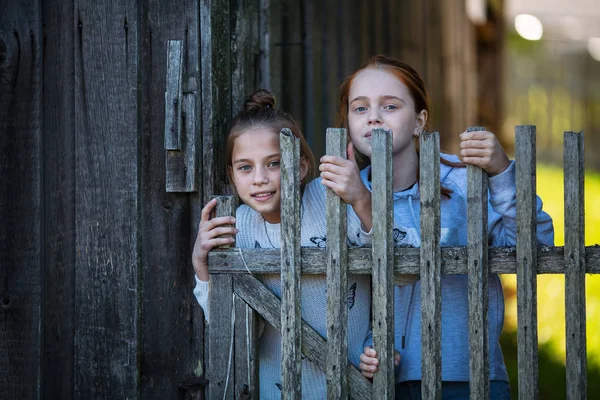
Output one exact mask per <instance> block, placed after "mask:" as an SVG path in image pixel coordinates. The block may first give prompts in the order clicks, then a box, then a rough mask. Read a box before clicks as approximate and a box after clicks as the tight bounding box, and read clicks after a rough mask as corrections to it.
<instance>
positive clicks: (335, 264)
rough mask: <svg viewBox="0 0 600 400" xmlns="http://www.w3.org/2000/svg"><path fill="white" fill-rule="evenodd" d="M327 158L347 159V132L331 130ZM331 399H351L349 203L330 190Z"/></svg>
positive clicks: (328, 313) (329, 303)
mask: <svg viewBox="0 0 600 400" xmlns="http://www.w3.org/2000/svg"><path fill="white" fill-rule="evenodd" d="M326 139H327V146H326V147H327V154H329V155H333V156H338V157H343V158H346V151H347V148H346V147H347V145H348V137H347V132H346V130H345V129H333V128H329V129H327V138H326ZM327 216H328V218H327V341H328V342H329V345H328V346H327V398H328V399H347V398H348V383H347V382H348V380H347V375H346V368H345V366H346V365H347V364H348V323H347V322H348V298H347V296H348V295H347V293H348V246H347V245H346V237H347V234H346V226H347V221H346V219H347V218H346V203H344V202H343V201H342V199H340V198H339V197H338V196H337V195H336V194H335V192H333V191H332V190H330V189H328V190H327Z"/></svg>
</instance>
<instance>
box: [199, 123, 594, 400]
mask: <svg viewBox="0 0 600 400" xmlns="http://www.w3.org/2000/svg"><path fill="white" fill-rule="evenodd" d="M477 129H478V128H473V130H477ZM516 139H517V140H516V142H517V155H516V160H517V161H516V180H517V194H516V196H517V224H518V226H517V247H516V248H490V249H488V241H487V211H488V186H487V175H486V174H485V173H484V172H483V170H481V169H479V168H476V167H468V168H467V179H468V185H467V209H468V217H467V219H468V221H467V233H468V246H466V247H465V246H462V247H445V248H441V247H440V218H441V215H440V202H441V196H440V193H441V192H440V149H439V135H438V134H437V133H435V132H434V133H428V132H424V133H423V134H422V135H421V138H420V180H419V190H420V201H421V214H420V220H421V240H422V243H421V247H420V248H394V247H393V237H392V232H393V231H392V228H393V203H392V187H393V186H392V185H393V180H392V164H391V135H390V134H389V133H388V132H386V131H383V130H374V131H373V139H372V146H373V154H377V157H373V160H372V161H373V169H372V174H373V175H372V179H373V188H374V190H373V247H372V248H370V249H369V248H350V249H348V248H347V246H346V237H347V233H346V207H347V206H346V205H345V204H344V203H343V202H342V201H341V200H340V199H339V198H337V197H336V196H335V195H333V193H332V192H328V199H327V222H328V231H327V249H320V248H300V246H299V239H300V222H301V207H300V194H299V187H300V186H299V185H300V183H299V148H298V145H297V143H296V140H295V138H294V137H293V135H292V134H291V132H289V131H283V132H282V134H281V136H280V140H281V150H282V207H281V208H282V221H281V229H282V247H281V249H243V251H242V250H239V249H226V250H218V251H215V252H211V253H210V254H209V264H210V269H209V270H210V273H211V290H212V293H211V300H210V301H211V305H214V306H211V325H210V331H211V334H210V336H209V338H210V339H209V343H210V354H211V356H210V358H209V372H210V374H209V379H210V384H209V387H210V388H211V389H210V395H211V398H219V399H220V398H232V397H233V396H236V397H242V398H243V395H244V394H250V395H251V396H252V398H258V396H259V395H258V393H259V392H258V387H259V384H260V383H259V382H258V361H257V356H258V349H257V333H258V332H257V328H256V326H257V316H256V314H254V312H256V313H257V314H260V315H261V316H262V317H263V318H264V319H265V320H266V322H267V323H270V324H271V325H273V327H275V329H277V330H278V331H280V332H281V333H282V383H283V391H282V394H283V397H284V398H301V397H302V392H301V386H302V384H301V382H302V381H301V358H300V357H301V354H304V355H305V356H306V357H307V358H308V359H309V360H311V361H312V362H314V363H315V365H318V366H320V367H322V368H323V370H324V371H325V373H326V374H327V393H328V394H327V397H328V399H345V398H347V397H350V398H353V399H358V398H375V399H380V398H393V396H394V366H393V358H394V356H393V349H394V334H393V326H394V324H393V284H394V276H395V277H396V279H398V278H399V275H420V279H421V282H420V284H421V307H422V309H421V335H422V368H423V371H422V376H423V382H422V388H421V389H422V395H423V398H426V399H440V398H441V393H442V392H441V362H442V360H441V339H440V338H441V307H442V304H441V276H442V274H468V276H469V292H468V301H469V349H470V350H469V351H470V364H469V366H470V397H471V398H476V399H488V398H489V395H490V393H489V388H490V383H489V343H488V341H489V338H488V317H487V311H488V310H487V309H488V276H489V274H498V273H508V274H516V275H517V300H518V330H519V332H518V337H519V342H518V352H519V355H518V356H519V362H518V363H519V398H521V399H535V398H537V396H538V390H537V381H538V369H537V350H538V344H537V297H536V296H537V295H536V284H537V275H538V274H546V273H553V274H556V273H559V274H562V273H564V274H565V277H566V280H565V285H566V297H565V302H566V310H567V322H566V330H567V397H568V398H569V399H579V398H585V396H586V395H585V394H586V391H587V381H586V372H587V367H586V347H585V338H586V335H585V273H586V272H587V273H600V248H598V247H585V246H584V222H583V221H584V192H583V179H584V178H583V173H584V169H583V159H584V155H583V153H584V149H583V134H582V133H574V132H565V232H566V235H565V247H564V248H561V247H542V246H538V245H537V239H536V196H535V127H533V126H519V127H517V128H516ZM327 143H328V144H327V147H328V150H327V151H328V154H334V155H338V156H342V157H343V156H345V155H346V154H345V152H346V144H347V138H346V132H345V131H344V130H338V129H335V130H334V129H331V130H329V131H328V142H327ZM228 204H229V206H228V207H229V210H228V211H227V213H229V214H230V215H232V214H233V202H232V200H231V202H230V203H228ZM222 207H223V206H221V208H220V209H219V212H222ZM242 252H243V254H242ZM249 273H250V274H256V275H259V274H268V273H281V276H282V298H281V299H279V298H278V297H277V296H276V295H275V294H274V293H273V292H272V291H270V290H269V289H268V288H267V287H266V286H265V285H264V284H262V283H261V282H259V281H258V280H257V279H256V278H255V277H254V276H251V275H250V274H249ZM301 273H302V274H325V273H326V274H327V282H328V289H327V290H328V291H327V293H328V307H327V326H328V330H327V336H328V338H329V340H326V339H324V338H323V337H321V336H320V335H319V334H318V333H317V332H316V331H315V330H314V329H313V328H312V327H311V326H310V325H308V324H307V323H305V322H303V321H302V319H301V313H300V311H301V310H300V294H301V292H300V289H301V288H300V278H301ZM348 273H352V274H372V276H373V293H372V298H373V341H374V347H375V348H376V349H377V350H378V353H379V354H380V366H379V370H380V372H379V373H378V374H376V375H375V379H374V380H373V383H372V384H371V383H370V382H368V381H367V380H366V379H365V378H363V377H362V376H361V374H360V372H359V371H358V369H357V368H356V367H355V366H353V365H351V364H349V363H348V360H347V305H346V298H345V296H346V289H347V288H346V286H347V274H348ZM250 307H251V308H250ZM234 308H235V311H234V310H233V309H234ZM253 310H255V311H253ZM240 314H241V315H240ZM234 319H235V323H234ZM232 329H233V330H235V332H232ZM238 331H241V332H238ZM234 337H235V348H236V349H237V350H238V351H239V350H240V349H241V351H240V352H239V354H237V355H236V357H235V359H232V356H231V352H232V346H233V343H234ZM236 353H237V351H236ZM224 354H226V355H228V356H227V357H224V356H223V355H224ZM238 369H239V370H240V371H238ZM233 370H235V373H234V372H233ZM234 379H235V383H234V382H233V380H234ZM233 387H235V388H236V389H235V392H236V393H234V390H233ZM213 396H216V397H213Z"/></svg>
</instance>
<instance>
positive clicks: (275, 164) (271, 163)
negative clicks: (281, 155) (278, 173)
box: [268, 161, 279, 167]
mask: <svg viewBox="0 0 600 400" xmlns="http://www.w3.org/2000/svg"><path fill="white" fill-rule="evenodd" d="M268 166H269V167H279V161H271V162H270V163H269V165H268Z"/></svg>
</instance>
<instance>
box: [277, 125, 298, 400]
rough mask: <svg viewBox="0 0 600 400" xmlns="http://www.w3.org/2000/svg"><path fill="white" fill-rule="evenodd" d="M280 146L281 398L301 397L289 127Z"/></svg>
mask: <svg viewBox="0 0 600 400" xmlns="http://www.w3.org/2000/svg"><path fill="white" fill-rule="evenodd" d="M279 140H280V146H281V299H282V302H281V336H282V349H281V358H282V360H281V374H282V377H281V384H282V386H283V389H282V395H283V396H282V398H283V399H284V400H285V399H301V398H302V351H301V343H302V333H301V329H302V314H301V309H300V303H301V287H300V282H301V274H302V262H301V259H300V140H299V139H298V138H297V137H296V136H294V134H293V133H292V131H290V130H289V129H285V128H284V129H282V130H281V134H280V135H279Z"/></svg>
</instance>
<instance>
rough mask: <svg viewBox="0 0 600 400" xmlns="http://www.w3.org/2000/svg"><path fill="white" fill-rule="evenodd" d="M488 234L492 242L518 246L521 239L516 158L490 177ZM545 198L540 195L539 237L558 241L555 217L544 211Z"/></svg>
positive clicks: (549, 243)
mask: <svg viewBox="0 0 600 400" xmlns="http://www.w3.org/2000/svg"><path fill="white" fill-rule="evenodd" d="M489 195H490V198H489V202H488V237H489V238H490V244H491V245H492V246H498V247H500V246H514V245H516V243H517V185H516V179H515V162H514V161H512V162H511V163H510V165H509V167H508V168H507V169H506V170H505V171H504V172H502V173H501V174H498V175H496V176H492V177H490V178H489ZM542 206H543V204H542V200H541V199H540V198H539V196H536V216H537V240H538V243H539V244H542V245H546V246H552V245H554V227H553V225H552V218H551V217H550V216H549V215H548V214H547V213H546V212H544V211H543V209H542Z"/></svg>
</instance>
